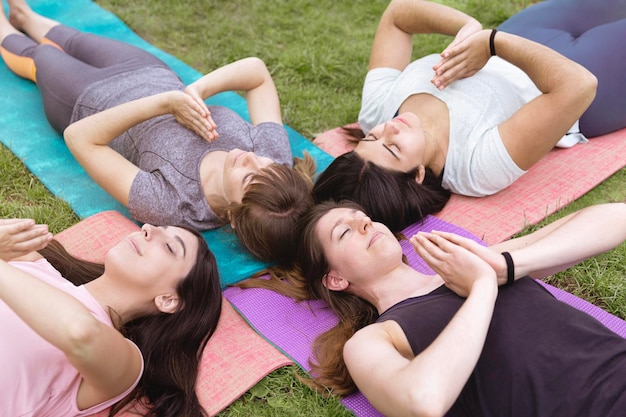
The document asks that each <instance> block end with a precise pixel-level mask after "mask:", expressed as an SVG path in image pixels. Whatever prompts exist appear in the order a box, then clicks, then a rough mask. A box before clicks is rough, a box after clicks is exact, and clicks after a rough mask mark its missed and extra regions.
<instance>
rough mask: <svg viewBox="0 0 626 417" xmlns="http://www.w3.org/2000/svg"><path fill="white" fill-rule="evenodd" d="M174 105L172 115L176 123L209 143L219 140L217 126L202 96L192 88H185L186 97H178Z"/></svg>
mask: <svg viewBox="0 0 626 417" xmlns="http://www.w3.org/2000/svg"><path fill="white" fill-rule="evenodd" d="M175 97H176V99H175V100H173V103H172V113H173V114H174V117H175V118H176V121H177V122H178V123H180V124H181V125H183V126H185V127H186V128H188V129H190V130H193V131H194V132H196V133H197V134H198V135H200V136H201V137H202V138H204V139H205V140H207V141H208V142H213V141H214V140H215V139H217V138H218V136H219V134H218V133H217V130H216V128H217V125H216V124H215V122H214V121H213V119H212V118H211V112H210V111H209V108H208V107H207V105H206V103H205V102H204V100H203V99H202V97H201V96H200V94H199V93H198V92H197V91H196V90H195V89H194V88H193V87H191V86H188V87H187V88H185V91H184V95H178V94H177V95H176V96H175Z"/></svg>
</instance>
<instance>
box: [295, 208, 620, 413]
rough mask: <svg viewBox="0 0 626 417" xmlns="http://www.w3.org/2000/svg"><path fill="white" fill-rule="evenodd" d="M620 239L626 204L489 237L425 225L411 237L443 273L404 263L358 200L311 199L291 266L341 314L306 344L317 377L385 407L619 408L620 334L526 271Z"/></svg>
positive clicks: (567, 261)
mask: <svg viewBox="0 0 626 417" xmlns="http://www.w3.org/2000/svg"><path fill="white" fill-rule="evenodd" d="M624 240H626V204H623V203H614V204H605V205H598V206H592V207H587V208H585V209H583V210H580V211H578V212H576V213H574V214H571V215H569V216H567V217H565V218H563V219H560V220H558V221H556V222H554V223H552V224H550V225H548V226H546V227H544V228H543V229H540V230H538V231H537V232H534V233H533V234H530V235H528V236H525V237H522V238H517V239H513V240H510V241H507V242H503V243H501V244H498V245H495V246H492V247H490V248H487V247H484V246H482V245H480V244H478V243H476V242H474V241H472V240H469V239H466V238H463V237H460V236H457V235H454V234H450V233H444V232H432V233H422V232H420V233H419V234H417V235H415V236H413V237H411V239H410V241H411V243H412V244H413V246H414V248H415V250H416V251H417V253H418V254H419V255H420V256H421V257H422V258H423V259H424V260H425V261H426V262H427V263H428V264H429V265H430V267H431V268H432V269H433V270H435V271H436V272H437V274H438V275H430V276H429V275H424V274H422V273H419V272H417V271H416V270H414V269H412V268H411V267H410V266H408V265H407V264H405V263H404V262H403V261H402V256H403V255H402V250H401V247H400V245H399V243H398V241H397V239H396V238H395V236H394V235H393V234H392V233H391V232H390V231H389V229H388V228H387V227H385V226H384V225H383V224H381V223H375V222H372V221H371V220H370V219H369V217H367V215H366V214H365V213H364V212H363V211H362V210H361V209H360V207H359V206H358V205H356V204H355V203H351V202H345V203H339V204H336V203H323V204H320V205H318V206H315V207H314V208H313V209H311V210H310V211H309V212H308V213H307V215H306V216H305V218H304V223H303V229H302V240H301V246H300V248H299V262H300V267H301V270H302V274H303V276H304V277H305V278H306V280H307V286H308V291H309V292H310V293H311V295H312V296H314V297H317V298H322V299H324V300H325V301H326V302H327V303H328V305H329V306H331V308H332V309H333V310H334V311H335V313H336V314H337V315H338V317H339V319H340V323H339V324H338V325H337V326H336V327H335V328H333V329H331V330H329V331H328V332H326V333H325V334H323V335H322V336H320V338H318V340H317V341H316V343H315V346H314V351H315V352H316V361H317V363H316V365H315V366H314V367H313V370H312V374H313V375H316V378H315V379H314V381H312V385H316V384H317V386H318V387H320V386H321V387H325V388H331V389H332V390H333V392H334V393H338V394H345V393H349V392H351V391H354V390H355V389H357V387H358V389H360V390H361V391H362V393H363V394H364V395H365V396H366V397H367V398H368V399H369V400H370V402H371V403H372V404H373V405H374V406H375V407H376V408H377V409H378V410H380V411H381V412H382V413H383V414H385V415H408V414H410V413H412V414H411V415H414V414H415V415H444V414H445V415H448V416H456V415H475V416H498V417H500V416H508V415H511V416H530V415H532V416H557V415H558V416H573V415H581V416H583V415H584V416H593V415H597V416H618V415H620V416H621V415H623V412H624V410H625V409H626V379H625V378H623V374H624V371H625V370H626V339H624V338H622V337H620V336H618V335H616V334H615V333H613V332H611V331H610V330H609V329H607V328H606V327H604V326H603V325H602V324H600V323H599V322H598V321H596V320H595V319H594V318H592V317H590V316H589V315H587V314H585V313H583V312H580V311H578V310H576V309H575V308H573V307H571V306H569V305H567V304H565V303H562V302H560V301H558V300H556V299H555V298H554V297H553V296H552V295H550V294H549V293H548V292H547V291H546V290H544V289H543V287H541V286H540V285H539V284H537V282H536V281H534V280H533V279H531V277H532V278H537V277H543V276H545V275H547V274H551V273H554V272H556V271H557V270H562V269H564V268H566V267H569V266H571V265H573V264H575V263H577V262H579V261H582V260H584V259H586V258H588V257H591V256H594V255H597V254H599V253H601V252H604V251H607V250H609V249H612V248H614V247H615V246H617V245H619V244H621V243H622V242H623V241H624ZM501 253H502V254H501ZM342 348H343V355H342V354H341V353H342V352H341V351H340V349H342Z"/></svg>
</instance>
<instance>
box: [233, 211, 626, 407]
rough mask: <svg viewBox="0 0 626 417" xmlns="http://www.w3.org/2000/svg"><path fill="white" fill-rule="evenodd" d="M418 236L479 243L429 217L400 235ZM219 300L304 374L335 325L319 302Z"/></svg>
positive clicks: (619, 327)
mask: <svg viewBox="0 0 626 417" xmlns="http://www.w3.org/2000/svg"><path fill="white" fill-rule="evenodd" d="M420 230H421V231H428V232H430V231H432V230H439V231H445V232H454V233H457V234H459V235H462V236H465V237H468V238H470V239H473V240H475V241H477V242H481V240H480V239H478V238H477V237H476V236H474V235H472V234H471V233H470V232H468V231H466V230H464V229H462V228H460V227H458V226H455V225H453V224H450V223H447V222H445V221H443V220H440V219H438V218H436V217H434V216H428V217H427V218H426V219H425V220H424V222H423V223H416V224H414V225H411V226H409V227H408V228H406V229H405V230H404V235H405V236H406V237H407V238H408V237H411V236H412V235H413V234H415V233H417V232H418V231H420ZM481 243H482V242H481ZM400 245H401V246H402V250H403V252H404V254H405V255H406V256H407V259H408V262H409V264H410V265H411V266H413V268H415V269H416V270H418V271H420V272H423V273H433V271H432V270H431V269H430V268H429V267H428V265H426V263H425V262H424V261H423V260H422V259H421V258H420V257H419V256H417V254H416V253H415V251H414V250H413V247H412V246H411V244H410V243H409V242H408V241H401V242H400ZM539 282H540V283H541V284H542V285H543V286H544V287H545V288H546V289H547V290H548V291H550V292H551V293H552V294H553V295H554V296H555V297H556V298H557V299H559V300H561V301H564V302H566V303H568V304H570V305H572V306H574V307H576V308H578V309H580V310H582V311H584V312H586V313H587V314H589V315H591V316H592V317H595V318H596V319H598V320H599V321H600V322H602V323H604V325H605V326H607V327H608V328H609V329H611V330H613V331H614V332H615V333H617V334H619V335H621V336H622V337H626V322H625V321H623V320H621V319H619V318H618V317H615V316H613V315H611V314H609V313H607V312H606V311H604V310H602V309H600V308H598V307H596V306H594V305H592V304H590V303H588V302H586V301H584V300H582V299H580V298H578V297H576V296H574V295H572V294H570V293H568V292H565V291H562V290H560V289H558V288H555V287H553V286H551V285H548V284H545V283H543V282H541V281H539ZM224 295H225V296H226V298H227V299H228V300H229V301H230V302H231V303H232V304H233V306H234V307H235V309H237V310H238V311H239V312H240V313H241V314H242V315H243V317H244V318H245V319H246V320H247V321H248V323H250V325H251V326H252V327H253V328H254V329H255V330H256V331H257V332H259V333H260V334H261V335H262V336H263V337H264V338H265V339H267V340H268V341H269V342H270V343H272V344H273V345H274V346H276V347H277V348H278V349H279V350H281V351H282V352H283V353H285V354H286V355H287V356H289V357H290V358H291V359H292V360H293V361H294V362H296V363H297V364H298V365H300V366H301V367H302V368H303V369H305V370H307V371H308V370H310V366H309V358H310V357H311V354H312V352H311V347H312V345H313V341H314V340H315V338H316V337H317V336H318V335H319V334H321V333H323V332H324V331H326V330H328V329H330V328H331V327H332V326H334V325H335V323H336V322H337V318H336V317H335V315H334V314H333V313H332V312H331V311H330V309H328V308H327V307H326V305H325V303H323V302H322V301H319V300H315V301H310V302H302V303H296V302H295V301H294V300H292V299H291V298H289V297H285V296H283V295H280V294H277V293H275V292H273V291H270V290H264V289H259V288H254V289H245V290H242V289H241V288H236V287H232V288H227V289H226V290H225V291H224ZM342 402H343V404H344V405H345V406H346V407H347V408H348V409H350V410H351V411H352V412H353V413H354V414H355V415H356V416H359V417H366V416H367V417H374V416H381V414H380V413H379V412H378V411H377V410H376V409H374V407H372V405H371V404H370V403H369V401H368V400H367V399H366V398H365V397H364V396H363V395H362V394H361V393H356V394H352V395H349V396H347V397H345V398H343V400H342Z"/></svg>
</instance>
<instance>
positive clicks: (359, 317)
mask: <svg viewBox="0 0 626 417" xmlns="http://www.w3.org/2000/svg"><path fill="white" fill-rule="evenodd" d="M341 207H348V208H354V209H357V210H362V208H361V206H359V205H358V204H357V203H354V202H351V201H342V202H339V203H337V202H333V201H327V202H324V203H320V204H318V205H315V206H313V207H312V208H311V209H310V210H309V211H308V212H307V213H306V214H305V215H304V216H303V217H302V222H301V237H300V245H299V247H298V263H299V265H300V268H301V272H302V275H303V277H304V279H305V280H306V285H307V288H308V292H309V294H311V296H312V297H314V298H319V299H322V300H324V301H325V302H326V303H327V304H328V306H329V307H330V308H331V309H332V310H333V312H334V313H335V314H336V315H337V316H338V318H339V323H338V324H337V326H335V327H333V328H332V329H330V330H328V331H327V332H325V333H323V334H321V335H320V336H318V337H317V339H315V342H314V343H313V353H314V357H315V361H314V362H313V361H311V362H310V365H311V371H312V372H311V373H312V374H313V380H312V381H311V383H310V384H309V385H311V386H312V387H313V388H316V389H317V390H318V391H319V392H321V393H323V392H325V391H326V392H327V391H328V389H330V390H331V392H332V393H334V394H339V395H345V394H349V393H351V392H353V391H355V390H356V389H357V387H356V385H355V384H354V381H353V380H352V378H351V377H350V374H349V372H348V368H347V367H346V364H345V362H344V359H343V354H342V352H343V346H344V345H345V343H346V342H347V341H348V339H350V338H351V337H352V336H353V335H354V333H356V331H357V330H359V329H361V328H363V327H365V326H367V325H369V324H371V323H373V322H374V321H376V319H377V318H378V310H376V308H375V307H374V306H373V305H372V304H370V303H369V302H367V301H365V300H363V299H361V298H359V297H357V296H355V295H352V294H349V293H345V292H342V291H332V290H329V289H328V288H327V287H326V286H325V285H324V284H323V278H324V276H325V275H326V274H327V273H328V272H329V271H330V265H329V264H328V260H327V258H326V255H325V254H324V251H323V249H322V245H321V242H320V241H319V238H318V235H317V231H316V228H317V224H318V223H319V221H320V219H321V218H322V217H323V216H324V215H325V214H327V213H328V212H329V211H330V210H332V209H335V208H341Z"/></svg>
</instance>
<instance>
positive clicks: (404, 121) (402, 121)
mask: <svg viewBox="0 0 626 417" xmlns="http://www.w3.org/2000/svg"><path fill="white" fill-rule="evenodd" d="M395 120H397V121H399V122H400V123H402V124H403V125H406V126H408V125H409V124H408V123H407V122H406V120H404V119H403V118H402V117H396V118H395Z"/></svg>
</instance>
